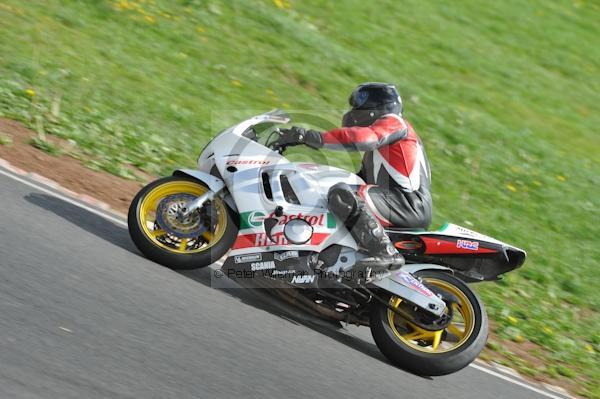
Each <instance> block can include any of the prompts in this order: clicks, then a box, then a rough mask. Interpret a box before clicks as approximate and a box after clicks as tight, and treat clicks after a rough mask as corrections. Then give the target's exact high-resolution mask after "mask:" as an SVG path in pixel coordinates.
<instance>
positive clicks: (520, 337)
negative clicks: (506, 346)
mask: <svg viewBox="0 0 600 399" xmlns="http://www.w3.org/2000/svg"><path fill="white" fill-rule="evenodd" d="M523 341H525V338H523V336H522V335H521V334H519V335H517V336H516V337H515V342H516V343H518V344H520V343H521V342H523Z"/></svg>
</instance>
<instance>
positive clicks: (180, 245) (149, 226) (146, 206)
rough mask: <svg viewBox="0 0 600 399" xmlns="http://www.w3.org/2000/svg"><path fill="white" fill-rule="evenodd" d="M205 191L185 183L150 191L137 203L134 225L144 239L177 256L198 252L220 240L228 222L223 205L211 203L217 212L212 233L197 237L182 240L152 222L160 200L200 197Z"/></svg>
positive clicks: (180, 182)
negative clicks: (138, 228) (135, 223)
mask: <svg viewBox="0 0 600 399" xmlns="http://www.w3.org/2000/svg"><path fill="white" fill-rule="evenodd" d="M207 191H208V189H207V188H206V187H204V186H202V185H200V184H198V183H194V182H192V181H186V180H175V181H168V182H165V183H162V184H160V185H158V186H156V187H154V188H153V189H152V190H150V191H149V192H148V193H147V194H146V195H145V196H144V198H143V199H142V201H141V202H140V205H139V207H138V215H137V216H138V222H139V224H140V227H141V228H142V231H143V232H144V235H145V236H146V238H148V239H149V240H150V241H151V242H152V243H153V244H154V245H156V246H158V247H160V248H162V249H165V250H167V251H169V252H173V253H177V254H194V253H200V252H204V251H206V250H209V249H210V248H211V247H213V246H214V245H215V244H216V243H217V242H219V240H221V238H223V235H224V234H225V229H226V228H227V222H228V220H227V209H226V207H225V204H224V203H223V201H221V200H220V199H218V198H214V199H213V200H212V201H211V203H212V205H213V206H214V207H215V209H216V212H217V223H216V226H215V228H214V231H210V230H207V231H204V232H202V233H201V234H199V235H198V236H197V237H193V238H182V237H177V236H176V235H174V234H168V233H167V232H166V231H165V230H164V229H163V228H162V227H161V226H159V225H158V224H157V222H156V211H157V208H158V204H159V203H160V201H161V200H163V199H165V198H166V197H168V196H171V195H175V194H191V195H194V196H200V195H202V194H204V193H206V192H207ZM200 244H201V245H200Z"/></svg>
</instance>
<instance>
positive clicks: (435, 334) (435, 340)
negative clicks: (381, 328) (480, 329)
mask: <svg viewBox="0 0 600 399" xmlns="http://www.w3.org/2000/svg"><path fill="white" fill-rule="evenodd" d="M423 280H424V281H425V282H426V283H427V284H428V285H433V286H436V287H437V288H440V289H442V290H444V291H446V292H449V293H451V294H452V295H454V296H455V297H456V298H457V299H458V301H459V302H458V303H455V304H453V305H452V306H453V309H452V310H453V317H452V322H451V323H450V325H448V326H447V327H446V328H445V329H443V330H437V331H428V330H425V329H423V328H420V327H419V326H417V325H415V324H414V323H411V322H409V321H407V320H405V319H403V318H401V317H400V316H399V315H398V314H397V313H396V312H394V311H392V310H390V309H388V311H387V312H388V323H389V325H390V328H391V329H392V332H393V333H394V335H395V336H396V337H397V338H398V339H399V340H400V341H402V342H403V343H404V344H406V345H407V346H409V347H410V348H412V349H415V350H418V351H420V352H425V353H445V352H450V351H453V350H455V349H458V348H459V347H461V346H462V345H464V344H465V342H466V341H467V340H468V339H469V337H471V335H472V334H473V331H474V329H475V309H474V308H473V305H472V304H471V301H469V299H468V298H467V296H466V295H465V294H464V293H463V292H462V291H461V290H460V289H458V287H456V286H455V285H453V284H451V283H449V282H447V281H444V280H440V279H436V278H433V277H426V278H423ZM401 302H402V299H401V298H399V297H396V296H394V297H392V298H390V305H392V306H394V307H397V306H398V305H400V303H401Z"/></svg>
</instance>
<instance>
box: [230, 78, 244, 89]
mask: <svg viewBox="0 0 600 399" xmlns="http://www.w3.org/2000/svg"><path fill="white" fill-rule="evenodd" d="M231 84H232V85H234V86H237V87H242V82H240V81H239V80H236V79H234V80H232V81H231Z"/></svg>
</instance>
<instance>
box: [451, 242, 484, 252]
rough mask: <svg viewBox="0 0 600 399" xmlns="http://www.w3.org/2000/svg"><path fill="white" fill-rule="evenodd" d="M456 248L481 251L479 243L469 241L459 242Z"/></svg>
mask: <svg viewBox="0 0 600 399" xmlns="http://www.w3.org/2000/svg"><path fill="white" fill-rule="evenodd" d="M456 248H463V249H468V250H471V251H477V250H479V242H478V241H469V240H457V241H456Z"/></svg>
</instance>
